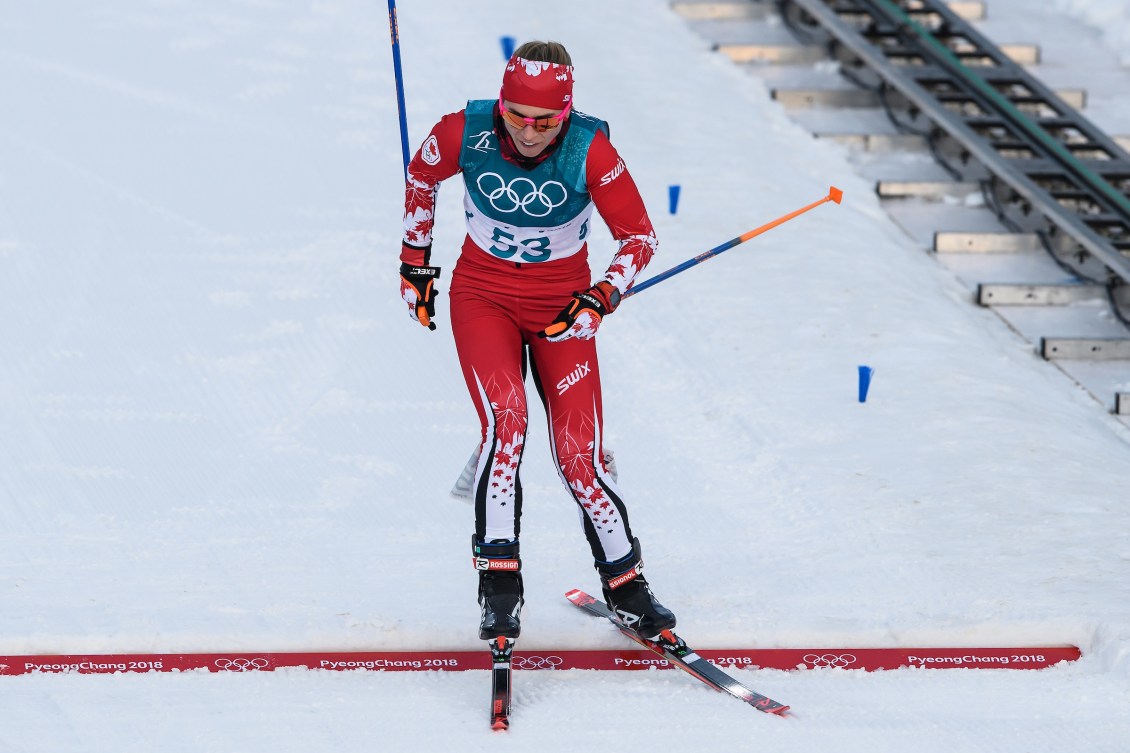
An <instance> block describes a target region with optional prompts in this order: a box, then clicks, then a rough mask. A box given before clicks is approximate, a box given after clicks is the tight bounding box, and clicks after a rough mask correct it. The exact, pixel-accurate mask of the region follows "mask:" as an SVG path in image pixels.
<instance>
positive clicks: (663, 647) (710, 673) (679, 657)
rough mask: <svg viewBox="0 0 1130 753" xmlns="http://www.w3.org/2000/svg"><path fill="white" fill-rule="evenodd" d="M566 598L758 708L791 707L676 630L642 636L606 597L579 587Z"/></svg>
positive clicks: (780, 709) (769, 710)
mask: <svg viewBox="0 0 1130 753" xmlns="http://www.w3.org/2000/svg"><path fill="white" fill-rule="evenodd" d="M565 598H567V599H568V600H569V601H571V602H573V604H574V605H576V606H578V607H580V608H581V609H583V610H585V611H586V612H588V613H589V614H592V615H596V616H597V617H604V618H605V619H607V620H609V621H610V622H611V623H612V624H613V625H615V626H616V627H617V628H619V630H620V632H621V633H623V634H624V635H626V636H628V637H629V638H631V639H632V640H633V641H635V642H636V643H638V644H640V645H641V646H643V647H645V648H647V649H650V650H651V651H654V652H655V653H657V654H659V655H660V656H662V657H663V658H664V659H666V660H667V661H669V662H671V663H672V664H674V665H675V666H676V667H679V668H680V669H683V670H685V671H686V672H688V673H689V674H691V675H694V676H695V677H697V678H698V679H699V680H701V681H702V682H704V683H706V684H707V685H709V686H710V687H712V688H714V689H715V690H719V691H722V692H724V693H729V694H730V695H732V696H734V697H735V698H737V699H738V700H741V701H745V702H746V703H748V704H749V705H750V706H753V707H754V708H755V709H757V710H758V711H764V712H765V713H766V714H776V715H778V716H783V715H784V713H785V712H786V711H788V710H789V707H788V706H786V705H785V704H783V703H780V702H778V701H774V700H773V699H772V698H769V697H768V696H764V695H762V694H761V693H757V692H755V691H753V690H750V689H749V688H747V687H746V686H745V685H742V684H741V683H740V682H738V681H737V680H735V679H734V678H733V677H731V676H730V675H729V674H727V673H726V672H723V671H722V670H721V669H719V668H718V667H716V666H714V665H713V664H711V663H710V662H709V661H707V660H706V659H703V658H702V657H701V656H699V655H698V654H696V653H695V652H694V651H693V650H692V649H691V647H690V646H688V645H687V644H686V642H685V641H684V640H683V639H682V638H680V637H679V636H677V635H675V633H674V632H673V631H671V630H664V631H663V633H661V634H660V635H659V639H658V640H654V641H652V640H648V639H646V638H641V637H640V636H638V635H636V634H635V633H634V632H632V631H631V630H629V629H628V628H626V627H624V625H622V624H621V623H620V621H619V620H617V619H616V615H615V614H613V613H612V610H610V609H609V608H608V607H607V606H606V605H605V604H604V602H603V601H600V600H598V599H595V598H593V597H592V596H589V595H588V594H587V593H585V592H584V591H579V590H576V589H574V590H572V591H570V592H569V593H567V594H565Z"/></svg>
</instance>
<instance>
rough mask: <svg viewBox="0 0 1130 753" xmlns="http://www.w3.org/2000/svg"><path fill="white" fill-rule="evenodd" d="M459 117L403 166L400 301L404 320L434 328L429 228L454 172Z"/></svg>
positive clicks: (435, 131) (447, 119) (447, 120)
mask: <svg viewBox="0 0 1130 753" xmlns="http://www.w3.org/2000/svg"><path fill="white" fill-rule="evenodd" d="M463 124H464V115H463V113H462V112H457V113H453V114H451V115H445V116H444V117H443V118H442V119H441V120H440V121H439V123H436V125H435V127H434V128H432V131H431V133H429V134H428V138H427V139H425V140H424V143H423V145H422V146H421V147H420V149H419V150H418V151H417V152H416V156H415V157H413V158H412V161H411V162H410V163H408V179H407V180H406V181H405V184H404V237H403V239H402V241H401V244H400V297H401V298H403V299H404V302H405V303H407V304H408V313H409V315H410V316H411V317H412V318H413V319H415V320H416V321H418V322H420V324H422V325H424V326H425V327H427V328H428V329H435V324H434V323H433V322H432V317H434V316H435V313H436V308H435V297H436V290H435V281H436V280H437V279H439V273H440V269H439V267H433V266H431V265H430V262H431V256H432V226H433V224H434V223H435V207H436V194H438V193H439V184H440V182H441V181H444V180H446V179H448V178H450V177H451V176H453V175H455V174H456V173H457V172H459V149H460V147H461V145H462V142H463Z"/></svg>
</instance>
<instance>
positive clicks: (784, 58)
mask: <svg viewBox="0 0 1130 753" xmlns="http://www.w3.org/2000/svg"><path fill="white" fill-rule="evenodd" d="M714 49H715V50H717V51H718V52H721V53H722V54H723V55H725V56H726V57H728V58H730V60H732V61H733V62H735V63H776V64H778V65H800V64H803V63H815V62H817V61H818V60H823V59H824V58H826V57H827V54H826V53H825V52H824V48H823V47H821V46H819V45H800V44H720V45H716V46H715V48H714Z"/></svg>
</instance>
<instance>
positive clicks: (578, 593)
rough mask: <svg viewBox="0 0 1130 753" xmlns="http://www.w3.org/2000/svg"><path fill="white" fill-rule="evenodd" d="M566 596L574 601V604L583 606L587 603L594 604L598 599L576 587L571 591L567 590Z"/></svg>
mask: <svg viewBox="0 0 1130 753" xmlns="http://www.w3.org/2000/svg"><path fill="white" fill-rule="evenodd" d="M565 598H566V599H568V600H569V601H571V602H573V603H574V604H576V605H577V606H579V607H582V606H584V605H585V604H592V603H593V602H595V601H596V599H594V598H593V597H591V596H589V595H588V594H587V593H585V592H584V591H582V590H581V589H579V588H574V589H572V590H571V591H566V592H565Z"/></svg>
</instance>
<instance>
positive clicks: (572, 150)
mask: <svg viewBox="0 0 1130 753" xmlns="http://www.w3.org/2000/svg"><path fill="white" fill-rule="evenodd" d="M572 93H573V67H572V61H571V60H570V58H569V53H568V52H567V51H566V50H565V48H564V47H563V46H562V45H561V44H559V43H557V42H529V43H526V44H524V45H522V46H521V47H519V48H518V49H517V50H516V51H515V52H514V56H513V57H512V58H511V59H510V61H509V62H508V63H507V64H506V68H505V71H504V72H503V76H502V90H501V92H500V94H499V97H498V99H483V100H472V101H470V102H468V103H467V106H466V108H465V109H463V110H460V111H459V112H456V113H453V114H450V115H445V116H444V117H443V118H442V119H441V120H440V121H439V123H437V124H436V125H435V127H434V128H432V130H431V133H430V134H429V135H428V137H427V139H425V140H424V143H423V145H422V146H421V147H420V150H419V151H418V152H416V155H415V157H414V158H413V159H412V161H411V163H410V164H409V167H408V178H407V182H406V186H405V202H404V204H405V206H404V239H403V244H402V247H401V254H400V260H401V265H400V276H401V282H400V291H401V297H402V298H403V299H404V300H405V302H407V304H408V310H409V313H410V314H411V316H412V318H413V319H415V320H416V321H418V322H419V323H420V324H422V325H424V326H426V327H428V328H429V329H435V323H434V322H433V318H434V317H435V313H436V307H435V303H436V295H437V291H436V281H437V280H438V279H439V276H440V268H439V267H436V266H432V265H431V248H432V226H433V220H434V210H435V201H436V193H437V191H438V189H439V184H440V182H441V181H444V180H446V179H448V178H450V177H452V176H454V175H455V174H456V173H460V172H461V173H462V174H463V184H464V186H465V188H466V193H465V195H464V199H463V208H464V213H465V215H466V221H467V236H466V238H465V239H464V241H463V248H462V252H461V253H460V255H459V260H458V262H457V264H456V266H455V272H454V274H453V275H452V277H451V291H450V296H451V328H452V332H453V334H454V337H455V346H456V351H457V352H458V354H459V362H460V365H461V367H462V369H463V375H464V378H465V379H466V381H467V387H468V389H469V390H470V393H471V399H472V400H473V401H474V403H475V408H476V410H477V411H478V414H479V419H480V420H481V422H482V445H481V451H480V453H479V461H478V466H477V468H476V469H475V478H474V481H473V482H472V489H473V494H474V503H475V533H474V536H473V537H472V539H471V549H472V555H473V560H474V564H475V567H476V568H477V570H478V572H479V595H478V600H479V604H480V605H481V606H482V623H481V624H480V626H479V635H480V637H481V638H483V639H486V640H489V639H492V638H498V637H500V636H504V637H507V638H516V637H518V633H519V631H520V630H521V623H520V611H521V608H522V604H523V597H522V572H521V569H522V564H521V562H522V561H521V559H520V558H519V555H518V539H519V533H520V521H521V514H522V486H521V483H520V481H519V478H518V468H519V465H520V463H521V460H522V452H523V448H524V447H525V443H526V423H527V422H526V419H527V407H526V392H525V387H524V383H525V375H526V370H527V367H528V368H529V371H530V373H531V374H532V375H533V380H534V384H535V385H536V386H537V390H538V394H539V395H540V396H541V400H542V403H543V404H544V407H545V411H546V415H547V418H548V421H549V433H550V443H551V447H552V451H553V454H554V458H555V461H556V464H557V469H558V471H559V473H560V476H561V480H562V481H563V482H564V484H565V486H566V487H567V488H568V490H569V492H570V494H571V495H572V496H573V499H574V501H576V503H577V505H578V509H579V511H580V513H581V521H582V525H583V527H584V532H585V536H586V537H587V538H588V542H589V546H590V547H591V548H592V554H593V558H594V560H595V564H596V569H597V572H598V573H599V575H600V579H601V583H602V586H603V592H604V598H605V601H606V602H607V603H608V606H609V608H611V609H612V610H613V611H614V612H616V613H617V614H618V615H619V617H620V619H621V620H622V621H623V623H624V624H625V625H626V626H628V627H629V628H631V629H633V630H635V631H636V632H637V633H638V634H639V635H641V636H643V637H645V638H653V637H655V636H657V635H658V634H659V633H660V632H661V631H662V630H665V629H669V628H672V627H674V626H675V615H673V614H672V613H671V612H670V611H669V610H668V609H666V608H665V607H664V606H663V605H662V604H660V603H659V602H658V601H657V600H656V598H655V596H654V595H653V594H652V592H651V589H650V587H649V586H648V583H647V580H645V578H644V577H643V561H642V559H641V555H640V545H639V541H638V540H637V539H635V538H634V537H633V536H632V532H631V528H630V527H629V525H628V515H627V509H626V508H625V506H624V501H623V498H622V496H621V494H620V490H619V488H618V487H617V485H616V482H615V480H614V479H613V477H612V475H611V474H610V473H609V471H608V468H607V467H606V465H605V461H604V452H603V450H602V446H601V438H602V428H603V427H602V413H601V394H600V371H599V369H598V367H597V357H596V343H595V340H594V339H593V336H594V335H595V334H596V331H597V328H598V327H599V326H600V323H601V320H602V319H603V317H605V316H607V315H608V314H610V313H612V312H613V311H615V310H616V306H617V304H619V302H620V297H621V296H622V295H623V294H624V293H625V292H627V290H628V287H629V286H630V285H631V284H632V281H633V280H635V278H636V275H638V274H639V272H640V271H641V270H642V269H643V268H644V267H645V266H646V265H647V263H648V262H649V261H650V260H651V257H652V255H653V254H654V253H655V249H656V245H657V244H656V239H655V231H654V229H653V228H652V225H651V220H650V219H649V218H648V216H647V210H646V209H645V208H644V204H643V199H642V198H641V197H640V194H639V191H638V190H637V188H636V185H635V182H634V181H633V180H632V177H631V175H630V174H629V173H628V170H627V168H626V167H625V165H624V161H623V160H622V159H620V157H619V155H618V154H617V153H616V150H615V148H613V146H612V144H611V142H610V141H609V140H608V126H607V124H606V123H604V122H603V121H601V120H598V119H597V118H594V117H592V116H589V115H585V114H583V113H581V112H579V111H577V110H575V109H573V98H572ZM594 207H595V208H596V210H597V211H598V212H599V213H600V216H601V217H602V218H603V220H604V221H605V223H606V224H607V225H608V227H609V229H610V230H611V232H612V236H613V237H614V238H615V239H616V241H618V243H619V246H618V248H617V250H616V252H615V255H614V257H613V259H612V263H611V264H610V265H609V267H608V269H607V270H606V271H605V273H604V275H603V276H602V277H601V278H600V280H599V281H597V282H596V284H595V285H594V284H592V283H591V277H590V271H589V265H588V246H587V243H586V239H587V238H588V236H589V234H590V230H591V222H592V212H593V208H594Z"/></svg>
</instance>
